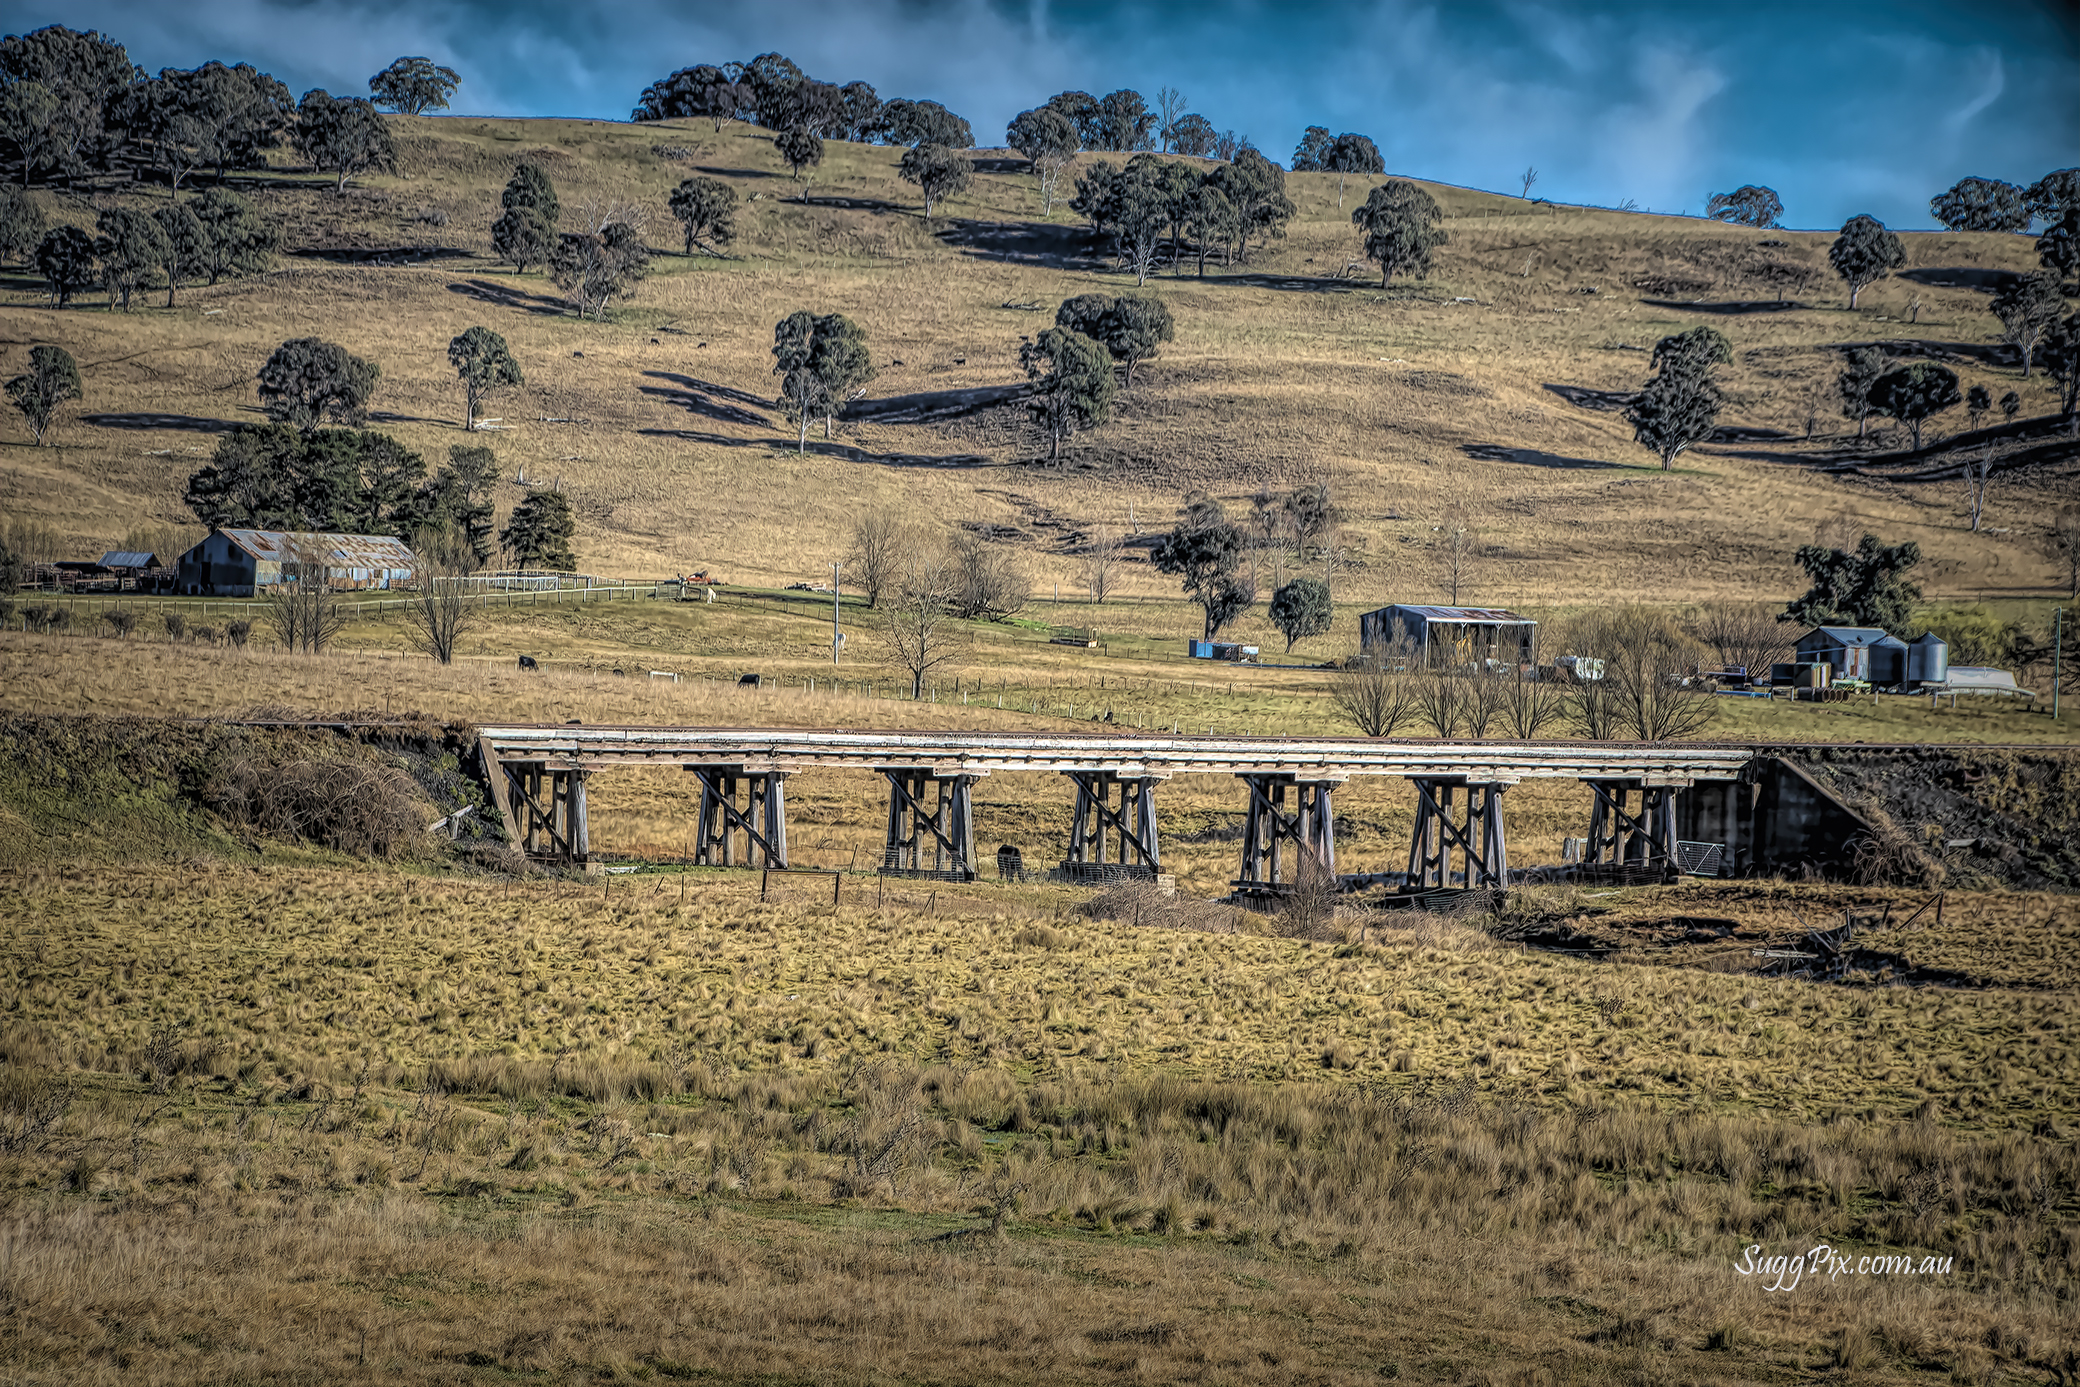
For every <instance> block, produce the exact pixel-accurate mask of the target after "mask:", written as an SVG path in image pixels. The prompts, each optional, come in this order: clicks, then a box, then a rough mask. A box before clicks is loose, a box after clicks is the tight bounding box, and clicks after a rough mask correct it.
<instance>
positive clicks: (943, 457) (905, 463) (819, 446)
mask: <svg viewBox="0 0 2080 1387" xmlns="http://www.w3.org/2000/svg"><path fill="white" fill-rule="evenodd" d="M636 432H637V433H638V434H641V435H642V436H643V437H645V438H676V439H679V440H681V441H683V442H686V443H706V444H708V445H710V446H712V447H716V448H755V449H757V450H759V451H760V452H762V453H766V454H769V455H771V456H774V457H793V456H796V455H797V445H796V443H795V440H794V439H792V438H732V437H730V436H729V435H727V434H719V433H700V432H697V431H695V430H693V429H637V430H636ZM799 451H800V453H802V454H813V455H814V456H816V457H822V458H835V459H837V460H838V461H840V462H861V463H872V464H875V465H877V466H881V467H996V466H999V465H1000V464H999V463H998V462H997V460H996V459H995V458H988V457H984V456H983V455H982V454H980V453H943V454H932V453H870V452H868V451H867V450H866V449H864V448H855V447H852V446H851V445H850V444H845V443H839V442H836V441H826V440H824V439H821V438H812V439H810V440H809V441H808V443H807V445H806V446H803V447H801V448H800V450H799Z"/></svg>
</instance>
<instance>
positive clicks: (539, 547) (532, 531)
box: [498, 489, 578, 573]
mask: <svg viewBox="0 0 2080 1387" xmlns="http://www.w3.org/2000/svg"><path fill="white" fill-rule="evenodd" d="M577 533H578V522H577V518H576V517H575V516H573V515H572V514H571V503H570V500H569V498H568V497H566V496H565V495H564V494H563V493H562V492H560V491H547V490H539V489H538V490H534V491H530V492H528V493H527V498H526V499H525V500H523V501H522V502H521V503H520V504H519V505H517V506H515V507H513V514H512V516H511V518H510V519H508V520H507V522H506V527H505V529H503V530H501V531H499V534H498V542H499V543H500V544H502V545H504V546H505V548H506V552H507V553H509V554H511V555H512V556H513V562H514V563H515V564H517V565H518V566H519V567H521V568H540V569H548V570H550V571H551V572H557V573H570V572H574V571H575V570H576V569H577V567H578V560H577V557H576V556H575V555H574V554H572V552H571V540H572V538H573V537H575V536H576V535H577Z"/></svg>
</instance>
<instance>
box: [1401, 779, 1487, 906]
mask: <svg viewBox="0 0 2080 1387" xmlns="http://www.w3.org/2000/svg"><path fill="white" fill-rule="evenodd" d="M1411 783H1412V784H1414V786H1415V787H1416V826H1415V833H1414V836H1413V839H1412V841H1411V843H1410V845H1409V850H1408V886H1409V888H1410V889H1412V890H1424V889H1428V888H1433V887H1443V886H1466V887H1481V886H1506V885H1508V884H1509V842H1508V838H1507V836H1506V835H1505V834H1504V832H1503V826H1502V792H1503V791H1504V790H1506V789H1508V788H1509V786H1508V784H1507V783H1506V782H1491V781H1472V782H1470V781H1468V780H1466V779H1465V778H1464V777H1459V776H1452V777H1429V776H1420V777H1411ZM1462 789H1463V790H1464V791H1465V792H1466V813H1465V818H1464V821H1463V823H1462V822H1460V821H1459V820H1458V815H1457V812H1456V810H1455V808H1454V805H1453V800H1454V799H1455V798H1456V794H1457V791H1459V790H1462ZM1455 854H1456V856H1457V859H1458V860H1457V865H1456V866H1455V865H1454V860H1453V859H1454V856H1455Z"/></svg>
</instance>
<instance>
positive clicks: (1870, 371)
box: [1835, 347, 1885, 438]
mask: <svg viewBox="0 0 2080 1387" xmlns="http://www.w3.org/2000/svg"><path fill="white" fill-rule="evenodd" d="M1844 360H1845V364H1844V365H1843V367H1842V373H1841V374H1840V375H1839V376H1836V377H1835V390H1836V392H1837V393H1838V394H1839V395H1840V396H1841V397H1842V415H1843V417H1844V418H1848V419H1854V420H1855V421H1856V436H1857V437H1858V438H1862V437H1863V436H1864V434H1865V431H1866V430H1867V429H1868V428H1869V427H1870V418H1871V387H1872V386H1874V385H1876V384H1877V383H1878V377H1880V376H1882V375H1884V374H1885V353H1884V352H1882V351H1879V350H1878V349H1877V348H1876V347H1857V348H1855V349H1854V350H1852V351H1851V352H1850V353H1849V355H1848V356H1847V357H1846V358H1845V359H1844Z"/></svg>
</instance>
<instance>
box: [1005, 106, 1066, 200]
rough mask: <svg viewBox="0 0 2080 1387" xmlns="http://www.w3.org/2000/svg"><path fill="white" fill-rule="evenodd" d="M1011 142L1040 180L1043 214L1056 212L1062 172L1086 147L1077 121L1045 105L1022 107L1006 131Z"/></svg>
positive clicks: (1007, 138)
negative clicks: (1032, 108) (1030, 107)
mask: <svg viewBox="0 0 2080 1387" xmlns="http://www.w3.org/2000/svg"><path fill="white" fill-rule="evenodd" d="M1004 137H1005V139H1006V140H1007V141H1008V142H1009V143H1010V146H1011V147H1012V148H1013V149H1015V150H1017V151H1018V152H1019V153H1020V154H1023V155H1024V156H1025V158H1026V162H1027V164H1029V165H1030V166H1031V167H1032V170H1033V177H1034V178H1035V179H1037V180H1038V181H1039V184H1040V215H1041V216H1043V217H1045V216H1051V215H1053V213H1054V200H1055V196H1056V194H1057V192H1058V191H1059V190H1060V188H1061V185H1062V172H1063V170H1065V169H1066V168H1068V167H1069V165H1070V163H1071V162H1072V161H1073V160H1074V159H1075V158H1076V156H1077V154H1078V153H1079V152H1080V151H1081V150H1082V149H1083V141H1082V140H1081V139H1080V138H1079V137H1078V136H1077V134H1076V124H1075V122H1073V121H1071V120H1070V119H1069V118H1068V117H1067V116H1065V115H1063V114H1062V113H1061V112H1060V111H1056V110H1051V109H1050V108H1048V107H1046V106H1041V107H1039V108H1037V109H1035V110H1031V111H1021V112H1019V114H1018V115H1017V116H1016V117H1015V118H1013V120H1012V122H1011V124H1010V126H1009V127H1008V128H1006V130H1005V132H1004Z"/></svg>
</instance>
